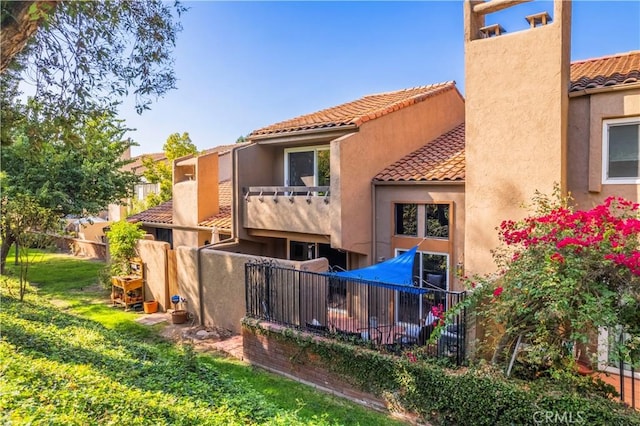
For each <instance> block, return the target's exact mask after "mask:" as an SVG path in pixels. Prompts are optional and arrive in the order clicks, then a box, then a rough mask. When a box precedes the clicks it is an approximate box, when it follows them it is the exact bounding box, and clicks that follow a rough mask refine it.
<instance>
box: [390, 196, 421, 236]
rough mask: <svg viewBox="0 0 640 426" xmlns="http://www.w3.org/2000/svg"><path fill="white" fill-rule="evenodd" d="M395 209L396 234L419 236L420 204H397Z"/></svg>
mask: <svg viewBox="0 0 640 426" xmlns="http://www.w3.org/2000/svg"><path fill="white" fill-rule="evenodd" d="M395 210H396V212H395V216H396V217H395V222H396V226H395V234H396V235H407V236H411V237H416V236H418V205H417V204H396V205H395Z"/></svg>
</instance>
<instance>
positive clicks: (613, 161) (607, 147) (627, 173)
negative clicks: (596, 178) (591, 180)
mask: <svg viewBox="0 0 640 426" xmlns="http://www.w3.org/2000/svg"><path fill="white" fill-rule="evenodd" d="M602 154H603V155H602V183H605V184H615V183H620V184H637V183H640V161H639V160H640V117H630V118H618V119H614V120H605V121H604V122H603V125H602Z"/></svg>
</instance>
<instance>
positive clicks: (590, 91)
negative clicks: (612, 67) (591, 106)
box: [569, 81, 640, 98]
mask: <svg viewBox="0 0 640 426" xmlns="http://www.w3.org/2000/svg"><path fill="white" fill-rule="evenodd" d="M634 89H640V81H639V82H636V83H629V84H616V85H613V86H604V87H593V88H590V89H582V90H576V91H574V92H569V97H570V98H577V97H579V96H588V95H593V94H596V93H604V92H615V91H618V90H634Z"/></svg>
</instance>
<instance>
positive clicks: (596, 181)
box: [567, 89, 640, 209]
mask: <svg viewBox="0 0 640 426" xmlns="http://www.w3.org/2000/svg"><path fill="white" fill-rule="evenodd" d="M632 116H636V117H637V116H640V89H635V90H615V91H613V90H612V91H609V92H601V93H594V94H591V95H586V96H579V97H574V98H571V100H570V103H569V133H568V158H567V160H568V164H567V172H568V173H567V174H568V177H567V182H568V189H569V190H570V191H571V194H572V196H573V197H574V199H575V201H576V203H577V204H578V206H579V207H580V208H584V209H589V208H591V207H593V206H594V205H595V204H598V203H600V202H602V201H603V200H604V199H605V198H607V197H609V196H613V195H615V196H620V197H625V198H627V199H629V200H633V201H638V200H639V198H640V187H639V186H638V185H612V184H602V178H603V174H602V148H603V141H602V124H603V120H606V119H609V118H622V117H632Z"/></svg>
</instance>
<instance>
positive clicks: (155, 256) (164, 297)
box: [138, 240, 172, 311]
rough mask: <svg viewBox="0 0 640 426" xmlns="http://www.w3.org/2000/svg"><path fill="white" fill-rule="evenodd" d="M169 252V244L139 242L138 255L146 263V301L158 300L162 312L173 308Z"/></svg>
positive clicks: (149, 241)
mask: <svg viewBox="0 0 640 426" xmlns="http://www.w3.org/2000/svg"><path fill="white" fill-rule="evenodd" d="M167 250H169V244H168V243H165V242H162V241H151V240H140V241H138V253H139V255H140V258H141V259H142V262H143V263H144V272H145V287H144V294H145V300H157V301H158V309H159V310H160V311H166V310H167V309H168V308H171V307H172V306H170V303H169V297H170V296H169V293H168V286H167Z"/></svg>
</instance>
